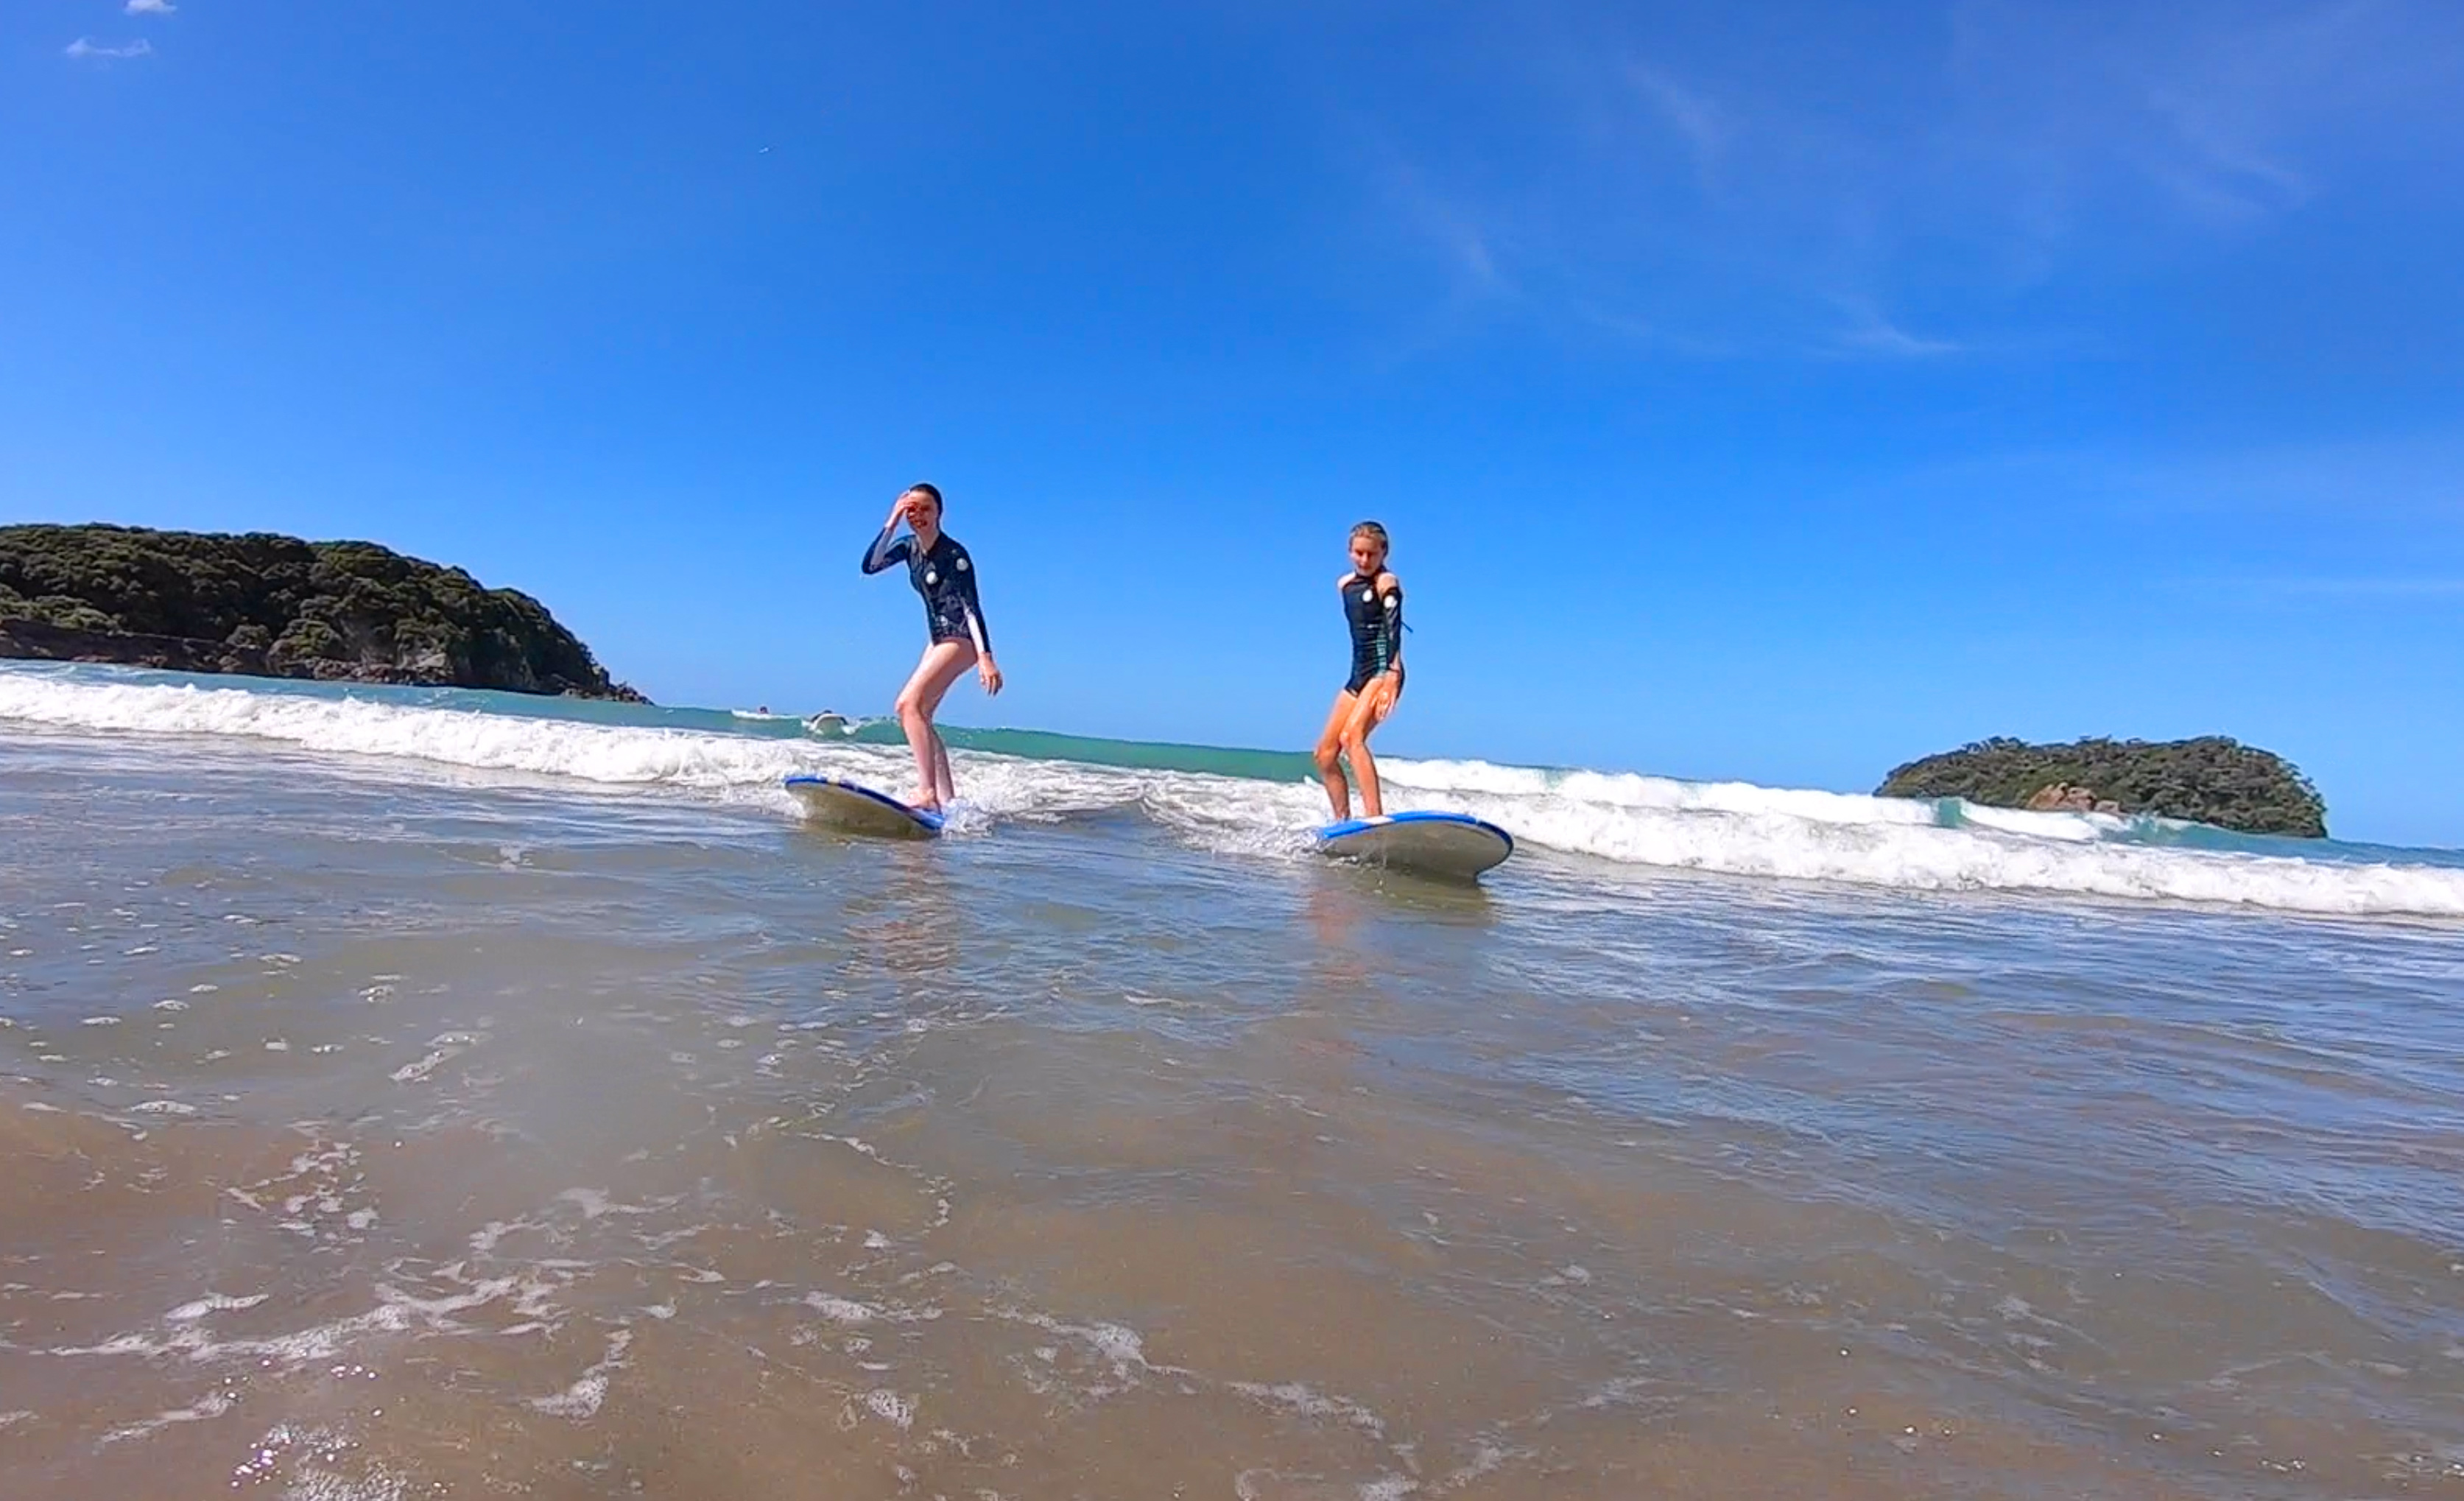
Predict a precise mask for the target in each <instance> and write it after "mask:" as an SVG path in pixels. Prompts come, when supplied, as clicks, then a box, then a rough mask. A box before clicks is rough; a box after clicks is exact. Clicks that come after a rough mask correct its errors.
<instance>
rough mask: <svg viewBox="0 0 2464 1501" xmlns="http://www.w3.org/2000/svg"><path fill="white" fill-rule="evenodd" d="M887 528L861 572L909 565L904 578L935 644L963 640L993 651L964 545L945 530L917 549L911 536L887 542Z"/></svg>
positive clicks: (868, 553) (973, 567)
mask: <svg viewBox="0 0 2464 1501" xmlns="http://www.w3.org/2000/svg"><path fill="white" fill-rule="evenodd" d="M891 530H892V528H891V527H888V526H885V527H883V528H882V529H881V535H880V536H878V537H876V538H874V539H873V540H872V545H871V546H870V547H869V548H867V549H866V550H865V554H864V571H865V572H867V573H879V572H880V571H881V570H882V569H884V568H887V567H889V566H890V565H891V563H905V564H907V582H908V583H910V584H913V585H915V592H916V593H918V594H920V595H922V596H923V597H924V625H925V629H928V630H930V631H931V632H932V633H933V641H934V644H935V645H936V646H937V645H938V644H940V643H941V642H944V641H963V642H965V643H967V644H968V645H969V646H971V647H977V648H979V649H980V650H982V651H991V650H992V649H993V632H992V628H991V627H990V626H987V625H985V624H984V607H983V606H982V605H981V604H980V603H979V601H978V600H977V598H976V563H975V560H974V559H972V558H970V557H968V556H967V549H965V548H964V547H961V546H959V545H958V543H957V539H955V538H953V537H952V536H951V535H950V534H949V533H947V532H943V533H942V534H941V535H939V536H938V537H935V538H934V539H933V545H932V546H930V547H925V548H920V549H919V548H918V547H917V546H916V545H915V539H914V537H913V535H910V536H906V537H902V538H900V539H898V540H897V541H891V540H890V534H891Z"/></svg>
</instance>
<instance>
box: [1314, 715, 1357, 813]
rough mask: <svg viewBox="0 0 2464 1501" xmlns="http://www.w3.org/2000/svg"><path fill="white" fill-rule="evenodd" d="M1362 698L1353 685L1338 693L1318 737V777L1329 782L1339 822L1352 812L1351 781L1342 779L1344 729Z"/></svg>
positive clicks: (1329, 794)
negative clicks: (1323, 730)
mask: <svg viewBox="0 0 2464 1501" xmlns="http://www.w3.org/2000/svg"><path fill="white" fill-rule="evenodd" d="M1359 701H1360V700H1359V699H1358V698H1357V697H1355V696H1353V693H1352V691H1351V690H1350V689H1345V690H1343V691H1341V692H1339V693H1337V694H1336V695H1334V707H1333V708H1332V709H1331V710H1330V711H1329V712H1328V714H1327V717H1326V730H1325V732H1324V733H1323V734H1321V735H1319V736H1318V738H1317V756H1316V760H1317V775H1318V780H1319V781H1321V782H1323V783H1325V784H1326V801H1327V806H1330V807H1331V808H1333V809H1334V817H1335V821H1336V822H1337V823H1340V822H1342V821H1343V820H1344V819H1347V818H1350V817H1351V816H1352V784H1350V783H1348V782H1346V781H1344V780H1343V731H1344V727H1345V726H1346V725H1349V724H1350V723H1351V722H1352V711H1353V708H1354V707H1355V706H1356V705H1357V704H1358V703H1359Z"/></svg>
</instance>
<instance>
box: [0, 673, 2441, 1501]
mask: <svg viewBox="0 0 2464 1501" xmlns="http://www.w3.org/2000/svg"><path fill="white" fill-rule="evenodd" d="M951 739H952V742H953V745H954V747H955V749H956V760H957V774H958V780H959V784H960V791H961V793H962V795H963V796H964V797H966V798H967V799H968V800H969V806H968V807H967V808H966V809H965V810H963V811H962V812H961V813H960V814H959V816H958V817H957V818H956V819H955V820H954V822H953V826H952V831H951V832H950V834H949V835H948V836H946V837H944V838H942V839H940V840H936V841H933V842H930V843H915V844H909V843H894V842H888V841H872V840H856V839H848V838H846V837H842V836H839V835H835V834H832V833H829V832H827V831H825V830H822V829H817V828H810V827H808V826H806V825H805V824H804V823H803V821H802V819H801V818H800V817H799V815H798V811H797V805H796V804H795V803H794V802H793V800H792V799H790V798H789V797H787V796H786V795H785V794H784V793H783V792H782V791H781V790H780V788H779V780H780V778H781V776H783V775H785V774H787V773H789V772H792V771H799V770H805V771H811V770H821V771H828V772H831V773H833V774H837V775H844V776H852V777H857V778H859V779H860V780H864V781H867V782H869V783H871V784H876V785H881V786H885V787H888V788H891V789H893V790H894V789H896V788H898V787H900V786H902V785H903V782H902V781H901V778H902V776H903V772H902V769H901V768H902V763H903V762H906V761H907V757H906V753H905V751H904V749H903V747H901V746H900V745H899V744H897V743H896V742H895V737H894V732H887V730H886V727H883V726H870V727H867V728H866V729H864V730H862V731H860V732H859V733H858V734H857V735H856V736H855V737H854V738H853V739H816V738H814V737H811V736H807V735H805V734H803V730H802V726H801V725H800V724H798V723H797V722H796V721H795V720H794V719H792V718H789V719H784V720H781V721H769V720H758V719H745V718H741V717H737V716H734V715H731V714H730V713H729V712H728V711H727V710H726V709H723V708H719V709H710V710H679V709H654V708H650V707H648V706H643V705H628V704H616V703H591V702H582V701H567V700H546V699H525V698H521V697H519V696H517V695H495V694H469V693H454V692H450V691H440V690H415V689H368V688H353V689H344V688H340V687H319V686H318V685H311V684H297V683H270V682H259V681H254V680H246V679H214V678H192V677H186V676H182V675H179V674H170V673H142V672H128V671H121V670H112V669H99V668H88V667H58V666H50V665H43V666H33V665H23V664H11V665H5V666H0V1474H5V1475H6V1477H7V1478H6V1482H5V1485H0V1490H5V1491H6V1493H7V1494H8V1495H9V1496H10V1497H11V1501H58V1498H69V1497H77V1498H80V1501H82V1498H87V1497H92V1496H98V1495H101V1496H112V1497H131V1498H140V1497H156V1496H161V1497H172V1496H193V1495H197V1494H202V1493H208V1492H221V1491H224V1490H233V1489H236V1490H239V1491H241V1492H243V1493H255V1494H266V1495H279V1496H298V1497H316V1498H354V1501H357V1498H371V1501H374V1498H397V1497H401V1498H407V1497H420V1496H430V1495H449V1494H451V1495H473V1494H479V1495H492V1494H524V1495H535V1496H552V1497H575V1498H581V1497H600V1496H627V1495H652V1496H666V1495H672V1496H728V1497H757V1498H758V1497H789V1496H800V1497H801V1496H814V1495H827V1496H884V1497H891V1496H916V1497H933V1496H943V1497H951V1498H958V1497H967V1498H981V1497H987V1496H1000V1497H1005V1498H1028V1497H1046V1496H1051V1497H1070V1496H1089V1497H1111V1496H1123V1497H1169V1496H1190V1497H1199V1496H1216V1497H1238V1498H1244V1501H1300V1498H1310V1501H1316V1498H1331V1497H1344V1498H1353V1497H1357V1498H1362V1501H1397V1498H1401V1497H1406V1496H1410V1497H1416V1498H1417V1497H1461V1498H1464V1501H1485V1498H1501V1497H1524V1496H1544V1495H1545V1496H1551V1497H1593V1496H1597V1497H1632V1496H1705V1497H1710V1496H1722V1497H1732V1496H1774V1497H1776V1496H1808V1495H1819V1496H1838V1497H1852V1498H1865V1497H1872V1498H1878V1501H1879V1498H1883V1497H1905V1496H1944V1497H1949V1496H1961V1497H1973V1496H2010V1497H2023V1496H2024V1497H2036V1496H2056V1495H2058V1496H2098V1497H2104V1496H2113V1497H2125V1496H2127V1497H2218V1498H2221V1497H2246V1496H2270V1497H2274V1496H2281V1497H2322V1498H2323V1497H2357V1496H2389V1497H2393V1496H2439V1495H2464V1405H2459V1404H2458V1402H2457V1398H2456V1393H2457V1391H2458V1390H2459V1389H2464V1228H2459V1227H2464V1013H2459V1011H2458V1008H2457V1006H2456V1004H2455V999H2456V997H2457V996H2459V995H2464V856H2459V855H2458V854H2457V853H2456V852H2454V851H2441V850H2388V849H2377V848H2362V847H2354V846H2347V845H2337V844H2333V843H2329V842H2321V841H2290V840H2270V839H2255V838H2245V837H2242V836H2235V835H2228V834H2224V833H2221V832H2220V831H2216V830H2212V829H2204V828H2194V827H2188V826H2168V825H2164V824H2161V823H2158V822H2156V821H2149V820H2140V821H2132V820H2125V819H2113V818H2099V817H2095V816H2090V815H2080V814H2069V813H2039V814H2029V813H2014V812H2007V811H2003V812H1997V811H1994V810H1991V809H1981V808H1969V807H1967V806H1939V805H1935V804H1931V803H1899V802H1892V801H1888V800H1881V799H1875V798H1868V797H1859V796H1855V795H1851V794H1845V793H1837V792H1824V791H1813V790H1791V789H1773V788H1758V787H1751V786H1748V785H1745V784H1692V783H1679V782H1673V781H1669V780H1667V779H1661V778H1653V777H1649V776H1644V775H1639V774H1636V773H1631V772H1623V771H1591V770H1584V769H1580V768H1529V767H1515V766H1505V765H1495V764H1490V763H1486V762H1413V761H1411V760H1409V759H1408V758H1395V759H1392V760H1384V759H1381V764H1382V765H1384V766H1386V767H1388V768H1389V777H1390V787H1391V791H1390V806H1394V807H1421V806H1428V807H1453V808H1461V809H1463V810H1465V811H1470V812H1474V813H1477V814H1479V815H1481V816H1483V817H1486V818H1492V819H1495V820H1496V821H1498V822H1499V823H1501V824H1503V825H1505V826H1506V827H1507V828H1510V829H1511V830H1512V831H1513V832H1514V833H1515V835H1516V837H1517V839H1518V840H1519V841H1520V847H1519V849H1518V851H1517V853H1516V855H1515V857H1514V858H1513V859H1512V860H1511V861H1510V862H1508V863H1507V865H1506V866H1504V867H1502V868H1500V869H1499V870H1497V871H1495V872H1491V873H1490V875H1489V876H1488V877H1487V878H1486V879H1485V880H1484V881H1483V882H1482V883H1481V884H1480V885H1478V886H1476V887H1475V886H1463V885H1447V884H1437V883H1428V882H1421V881H1417V880H1414V879H1411V878H1409V877H1405V876H1400V875H1394V874H1388V873H1382V872H1374V871H1366V870H1360V869H1354V868H1349V867H1345V866H1341V865H1338V864H1334V863H1331V862H1328V861H1325V860H1322V859H1319V858H1317V857H1315V856H1313V855H1311V854H1310V853H1309V850H1308V848H1307V843H1306V839H1305V834H1306V831H1307V829H1308V828H1309V826H1310V825H1311V824H1313V823H1316V822H1319V821H1322V820H1323V818H1324V816H1325V806H1324V800H1323V796H1322V794H1321V793H1320V792H1319V791H1318V790H1317V789H1316V788H1315V787H1314V786H1313V785H1312V784H1310V780H1309V770H1308V762H1307V758H1306V757H1305V756H1302V755H1297V754H1290V753H1283V752H1260V751H1243V750H1217V749H1212V748H1207V747H1187V746H1137V745H1132V744H1128V743H1125V742H1109V741H1083V740H1074V739H1064V738H1061V737H1056V736H1043V737H1038V736H1033V735H1020V734H1007V735H1005V734H1004V732H992V731H985V732H959V731H953V732H952V734H951Z"/></svg>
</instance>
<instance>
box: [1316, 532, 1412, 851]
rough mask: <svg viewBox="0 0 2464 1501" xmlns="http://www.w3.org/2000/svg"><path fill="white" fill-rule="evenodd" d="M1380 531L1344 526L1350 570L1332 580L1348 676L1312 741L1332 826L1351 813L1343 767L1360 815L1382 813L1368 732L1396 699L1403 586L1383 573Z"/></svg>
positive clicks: (1383, 534) (1399, 682)
mask: <svg viewBox="0 0 2464 1501" xmlns="http://www.w3.org/2000/svg"><path fill="white" fill-rule="evenodd" d="M1386 548H1387V541H1386V528H1384V527H1382V526H1380V525H1378V524H1377V523H1376V522H1375V521H1363V522H1361V523H1360V524H1359V525H1358V526H1355V527H1353V529H1352V571H1351V572H1350V573H1347V574H1345V575H1344V576H1343V577H1342V578H1340V579H1338V580H1336V581H1335V585H1334V586H1335V587H1336V588H1337V589H1338V590H1340V591H1341V592H1342V595H1343V619H1344V623H1345V624H1346V625H1348V626H1350V627H1351V628H1352V677H1351V680H1350V681H1348V682H1346V683H1345V684H1344V685H1343V690H1342V692H1340V693H1338V694H1336V695H1334V709H1333V711H1332V712H1331V713H1330V714H1329V715H1328V716H1327V717H1326V733H1325V734H1323V735H1321V736H1319V737H1318V741H1317V771H1318V775H1319V776H1320V777H1321V778H1323V779H1324V780H1325V782H1326V800H1327V803H1328V804H1329V806H1331V807H1333V809H1334V816H1335V819H1336V820H1337V821H1338V822H1340V821H1342V820H1344V819H1347V818H1350V817H1351V816H1352V788H1351V787H1350V785H1348V784H1346V783H1345V782H1344V780H1343V763H1344V762H1347V761H1348V762H1351V763H1352V774H1353V776H1354V777H1355V778H1357V779H1359V782H1360V803H1361V807H1362V809H1363V811H1364V812H1365V813H1366V814H1367V816H1369V817H1371V818H1376V817H1378V816H1380V815H1381V814H1383V813H1384V812H1385V811H1386V803H1385V800H1384V799H1383V798H1382V797H1380V796H1379V795H1378V790H1377V762H1375V760H1373V759H1372V758H1371V757H1370V754H1369V732H1370V731H1372V730H1375V728H1377V726H1379V725H1380V724H1383V723H1385V722H1386V717H1387V716H1388V715H1390V714H1393V713H1394V712H1395V702H1396V700H1397V699H1398V698H1400V697H1401V696H1402V695H1403V583H1402V581H1401V580H1400V579H1397V577H1395V575H1394V574H1392V573H1389V572H1387V571H1386Z"/></svg>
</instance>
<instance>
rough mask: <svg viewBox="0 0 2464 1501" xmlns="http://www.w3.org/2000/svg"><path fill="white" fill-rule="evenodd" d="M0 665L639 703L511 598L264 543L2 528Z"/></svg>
mask: <svg viewBox="0 0 2464 1501" xmlns="http://www.w3.org/2000/svg"><path fill="white" fill-rule="evenodd" d="M0 656H13V657H38V658H44V659H48V660H52V661H75V662H116V663H121V664H124V665H128V666H138V667H157V668H167V669H172V670H175V671H179V672H189V673H254V674H257V675H261V676H268V677H308V678H319V679H324V680H328V681H350V682H370V683H416V684H427V685H431V686H437V687H452V688H495V689H503V690H507V691H510V692H514V693H529V694H564V695H575V696H580V697H590V698H619V699H627V700H631V701H635V702H641V701H645V700H643V699H642V695H640V694H638V693H636V692H635V691H634V690H632V689H631V688H629V687H627V686H626V685H625V684H623V683H619V682H616V681H614V680H612V679H611V678H609V677H608V675H607V673H606V670H605V668H603V667H601V666H600V665H599V661H598V659H597V658H596V657H594V656H593V655H592V654H591V651H590V649H589V648H588V647H586V646H584V645H583V643H582V641H581V640H580V639H579V638H578V637H576V636H575V635H574V634H573V632H571V631H569V630H567V629H564V627H562V626H561V625H559V624H558V623H557V620H556V617H555V616H553V615H551V614H549V613H548V610H547V607H545V606H544V605H541V604H540V603H539V601H537V600H535V599H533V598H531V597H530V596H529V595H527V594H524V593H521V592H520V591H518V590H516V589H491V588H486V587H483V586H482V585H480V584H479V582H478V581H477V580H475V579H473V578H472V577H471V575H469V574H468V573H465V572H464V571H462V570H461V569H459V568H450V567H441V566H439V565H437V564H435V563H428V562H424V561H422V560H420V559H417V558H407V557H405V556H403V555H402V554H400V553H397V552H393V551H391V550H390V549H387V548H384V547H380V546H378V545H376V544H375V543H373V542H354V541H343V542H309V541H300V540H299V539H297V538H295V537H280V536H275V535H273V534H271V533H263V532H251V533H246V534H238V535H233V534H225V533H208V532H166V531H155V530H151V529H149V528H145V527H133V526H107V525H87V526H48V525H37V526H5V527H0Z"/></svg>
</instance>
